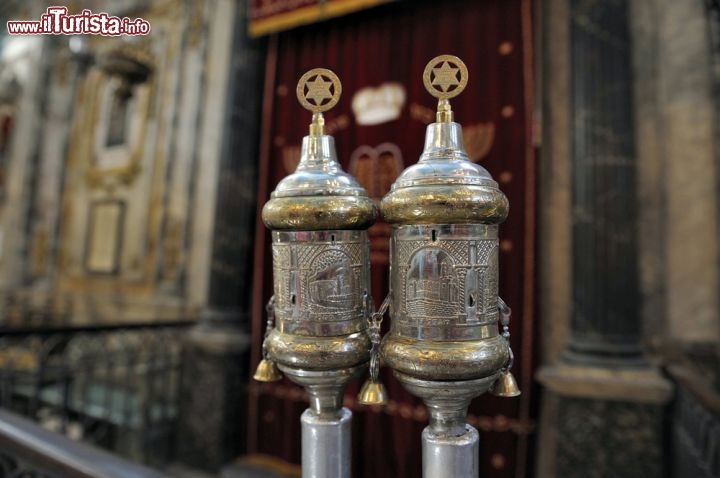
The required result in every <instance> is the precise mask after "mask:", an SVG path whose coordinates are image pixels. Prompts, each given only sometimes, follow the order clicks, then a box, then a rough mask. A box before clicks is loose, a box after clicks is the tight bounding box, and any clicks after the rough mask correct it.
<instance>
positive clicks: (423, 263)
mask: <svg viewBox="0 0 720 478" xmlns="http://www.w3.org/2000/svg"><path fill="white" fill-rule="evenodd" d="M391 240H392V244H391V250H392V251H393V255H392V259H391V265H392V267H391V275H390V283H391V287H392V290H393V302H392V305H393V307H392V309H391V310H392V318H393V321H392V332H391V333H393V334H398V335H401V336H404V337H408V338H415V339H418V340H477V339H485V338H490V337H495V336H496V335H497V334H498V330H497V327H496V326H495V324H496V323H497V320H498V308H497V294H498V228H497V226H495V225H485V224H477V225H425V226H398V227H395V228H393V234H392V239H391Z"/></svg>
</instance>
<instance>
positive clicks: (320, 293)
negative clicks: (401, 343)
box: [272, 231, 370, 337]
mask: <svg viewBox="0 0 720 478" xmlns="http://www.w3.org/2000/svg"><path fill="white" fill-rule="evenodd" d="M272 238H273V244H272V252H273V273H274V275H275V301H276V302H275V317H276V320H277V328H278V329H279V330H280V331H282V332H285V333H289V334H296V335H313V336H321V337H331V336H338V335H349V334H352V333H355V332H359V331H361V330H364V329H365V328H366V327H367V322H366V316H367V311H366V310H365V308H364V303H363V297H364V295H365V294H366V293H367V292H368V291H369V290H370V245H369V242H368V239H367V231H303V232H284V231H274V232H273V233H272Z"/></svg>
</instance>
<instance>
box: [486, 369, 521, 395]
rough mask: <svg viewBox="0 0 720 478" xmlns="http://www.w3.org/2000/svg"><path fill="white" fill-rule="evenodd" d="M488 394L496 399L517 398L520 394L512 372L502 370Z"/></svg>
mask: <svg viewBox="0 0 720 478" xmlns="http://www.w3.org/2000/svg"><path fill="white" fill-rule="evenodd" d="M490 393H492V394H493V395H495V396H497V397H517V396H519V395H520V393H521V392H520V387H518V384H517V381H516V380H515V377H514V376H513V374H512V372H510V371H509V370H504V371H503V372H502V373H501V374H500V378H498V379H497V380H495V383H493V385H492V387H490Z"/></svg>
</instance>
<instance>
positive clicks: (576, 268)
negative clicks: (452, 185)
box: [538, 0, 671, 478]
mask: <svg viewBox="0 0 720 478" xmlns="http://www.w3.org/2000/svg"><path fill="white" fill-rule="evenodd" d="M631 3H632V2H631V1H630V0H608V1H586V0H552V1H550V2H549V3H548V6H546V7H545V8H546V13H545V15H546V17H545V21H546V22H547V23H548V24H549V25H550V29H549V31H548V35H549V37H550V38H549V41H548V45H549V46H551V48H547V49H546V50H545V51H544V55H545V58H544V60H543V61H544V63H545V64H546V65H549V64H557V62H556V61H554V60H553V58H554V57H555V56H560V57H562V56H563V55H567V56H566V57H565V58H567V59H568V62H567V63H563V62H561V63H560V64H559V65H560V67H561V69H560V70H546V75H545V76H544V78H543V80H544V81H545V86H544V88H545V91H547V92H549V93H552V92H553V91H556V89H557V84H558V83H565V84H566V85H568V88H566V90H565V99H561V100H560V102H559V103H550V102H546V103H545V105H544V113H545V115H546V117H547V119H548V120H549V124H546V126H545V128H546V130H545V135H546V136H545V137H551V136H552V139H551V140H550V145H549V146H550V148H549V151H550V154H551V155H553V154H556V153H557V152H559V153H561V156H559V157H552V156H551V157H550V158H549V159H548V160H549V162H550V163H552V165H550V166H546V168H545V169H544V171H543V176H544V177H543V178H542V182H543V183H544V184H543V188H541V210H544V213H545V214H547V213H548V212H550V213H554V214H555V215H557V214H562V212H561V211H566V212H565V214H567V215H568V216H567V219H562V220H561V219H558V218H557V217H552V218H551V222H550V224H547V225H541V227H543V228H546V229H545V230H544V231H541V238H543V239H544V240H545V241H551V240H552V237H553V231H554V230H557V231H558V232H559V233H560V237H561V238H566V239H567V242H568V243H569V246H570V247H569V250H567V251H566V252H563V251H560V250H558V249H557V248H556V247H553V246H551V245H550V244H547V245H543V244H541V248H542V250H546V251H547V253H548V254H550V255H551V257H549V258H546V259H545V260H544V265H547V264H560V265H561V266H562V267H561V268H560V271H561V272H562V271H563V270H567V271H568V272H569V274H567V275H565V274H554V273H553V271H545V273H543V272H542V271H541V274H544V275H545V276H547V277H546V278H547V280H549V281H551V283H552V282H557V281H559V282H560V283H559V284H558V287H559V291H560V292H564V296H562V294H559V293H558V292H557V291H555V292H552V293H551V295H550V296H549V297H548V298H544V297H541V302H545V305H543V304H542V303H541V310H542V311H543V313H544V316H543V321H545V322H546V323H549V322H552V321H554V320H555V319H556V318H557V317H566V318H567V319H566V320H567V321H568V325H569V329H568V330H567V331H565V330H562V329H561V330H559V331H558V332H559V333H557V332H556V331H557V330H558V327H556V326H554V325H553V326H552V327H550V326H548V330H549V331H550V333H551V334H556V335H562V336H563V338H564V337H566V336H569V337H568V338H569V339H568V341H567V342H568V343H567V346H566V347H565V350H564V352H563V353H562V354H553V353H548V352H546V353H545V354H544V357H543V358H544V359H545V360H547V361H548V362H550V363H549V364H548V365H546V366H544V367H542V368H541V370H540V371H539V372H538V380H539V381H540V382H541V383H542V384H543V386H544V396H543V405H542V406H543V410H542V414H541V430H540V434H541V438H540V440H539V443H540V444H541V445H540V450H539V463H538V475H539V476H548V477H551V476H557V477H563V478H575V477H577V478H580V477H587V476H590V475H592V476H594V477H601V478H605V477H607V478H610V477H612V478H626V477H627V478H631V477H638V476H642V477H645V478H654V477H658V478H659V477H661V476H663V473H664V469H665V465H666V464H665V463H664V462H663V456H664V449H663V428H664V418H663V417H664V408H663V406H664V404H665V403H666V402H667V400H668V399H669V396H670V392H671V387H670V385H669V383H668V382H667V381H666V380H664V379H663V378H662V377H661V376H660V374H659V372H658V370H657V369H655V368H653V367H651V366H650V365H649V364H648V361H647V360H645V358H644V356H643V351H642V348H641V340H642V337H643V321H642V313H641V310H642V294H641V289H640V287H641V282H640V273H639V270H640V268H639V262H638V261H639V259H638V258H639V254H640V247H639V237H638V234H637V230H638V216H639V203H638V189H637V184H638V161H637V152H636V147H635V118H634V110H633V100H634V90H633V85H634V83H633V45H632V42H631V38H632V36H631V33H630V32H631V30H630V18H631V16H630V8H631ZM550 9H552V10H554V11H555V12H560V13H561V15H560V16H557V15H553V14H552V13H550V12H549V10H550ZM556 22H566V24H565V25H566V26H564V27H562V28H558V30H559V32H554V31H553V30H554V28H553V27H552V25H553V23H556ZM558 34H559V35H560V37H561V38H560V41H558V38H557V37H556V35H558ZM563 109H565V112H566V113H564V114H567V121H565V116H564V114H558V113H557V111H558V110H560V111H562V110H563ZM553 128H557V129H553ZM562 141H566V142H567V144H568V145H569V151H564V150H563V149H562V148H561V147H559V146H558V142H562ZM543 146H545V145H543ZM553 165H554V166H553ZM563 177H564V178H567V180H569V183H560V182H558V181H559V178H563ZM550 186H552V187H555V188H563V187H564V188H566V189H567V191H568V193H569V194H567V196H562V195H558V194H557V193H556V192H555V191H543V189H544V188H547V187H550ZM546 194H547V198H548V199H543V197H545V195H546ZM563 197H564V198H565V200H566V201H567V203H566V204H565V205H560V206H561V207H559V205H558V204H557V201H558V198H561V199H562V198H563ZM553 205H554V206H553ZM550 207H555V209H553V210H549V209H548V208H550ZM541 256H542V254H541ZM565 268H566V269H565ZM563 281H568V282H567V283H566V282H563ZM547 287H548V288H550V287H551V286H550V285H548V286H547ZM559 299H563V300H559ZM549 302H552V305H553V307H554V308H551V307H548V303H549ZM558 309H559V310H558ZM555 311H557V317H556V312H555ZM543 325H544V324H543ZM542 329H543V330H545V328H544V327H542ZM544 343H546V344H558V341H557V340H556V339H545V340H544ZM558 355H559V356H558Z"/></svg>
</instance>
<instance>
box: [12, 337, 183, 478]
mask: <svg viewBox="0 0 720 478" xmlns="http://www.w3.org/2000/svg"><path fill="white" fill-rule="evenodd" d="M185 330H186V327H185V326H174V327H168V326H161V327H158V326H148V327H139V328H129V329H110V330H102V329H97V330H86V331H81V332H54V333H51V334H38V333H32V334H28V335H18V336H5V337H2V338H0V407H1V408H5V409H7V410H11V411H13V412H15V413H19V414H21V415H24V416H26V417H28V418H30V419H31V420H34V421H36V422H39V423H40V424H41V425H42V427H44V428H46V429H48V430H51V431H55V432H58V433H60V434H64V435H66V436H67V437H69V438H72V439H74V440H82V441H85V442H89V443H91V444H93V445H97V446H101V447H103V448H106V449H108V450H110V451H113V452H115V453H118V454H120V455H122V456H124V457H126V458H129V459H131V460H133V461H138V462H143V463H148V464H152V465H162V464H164V463H166V462H168V461H169V460H171V459H172V458H173V457H172V454H173V444H174V435H175V423H176V420H177V416H178V413H179V383H180V373H181V370H180V369H181V353H182V350H181V348H182V342H183V340H182V336H183V334H184V333H185ZM2 476H3V475H0V478H2ZM8 476H12V475H8Z"/></svg>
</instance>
